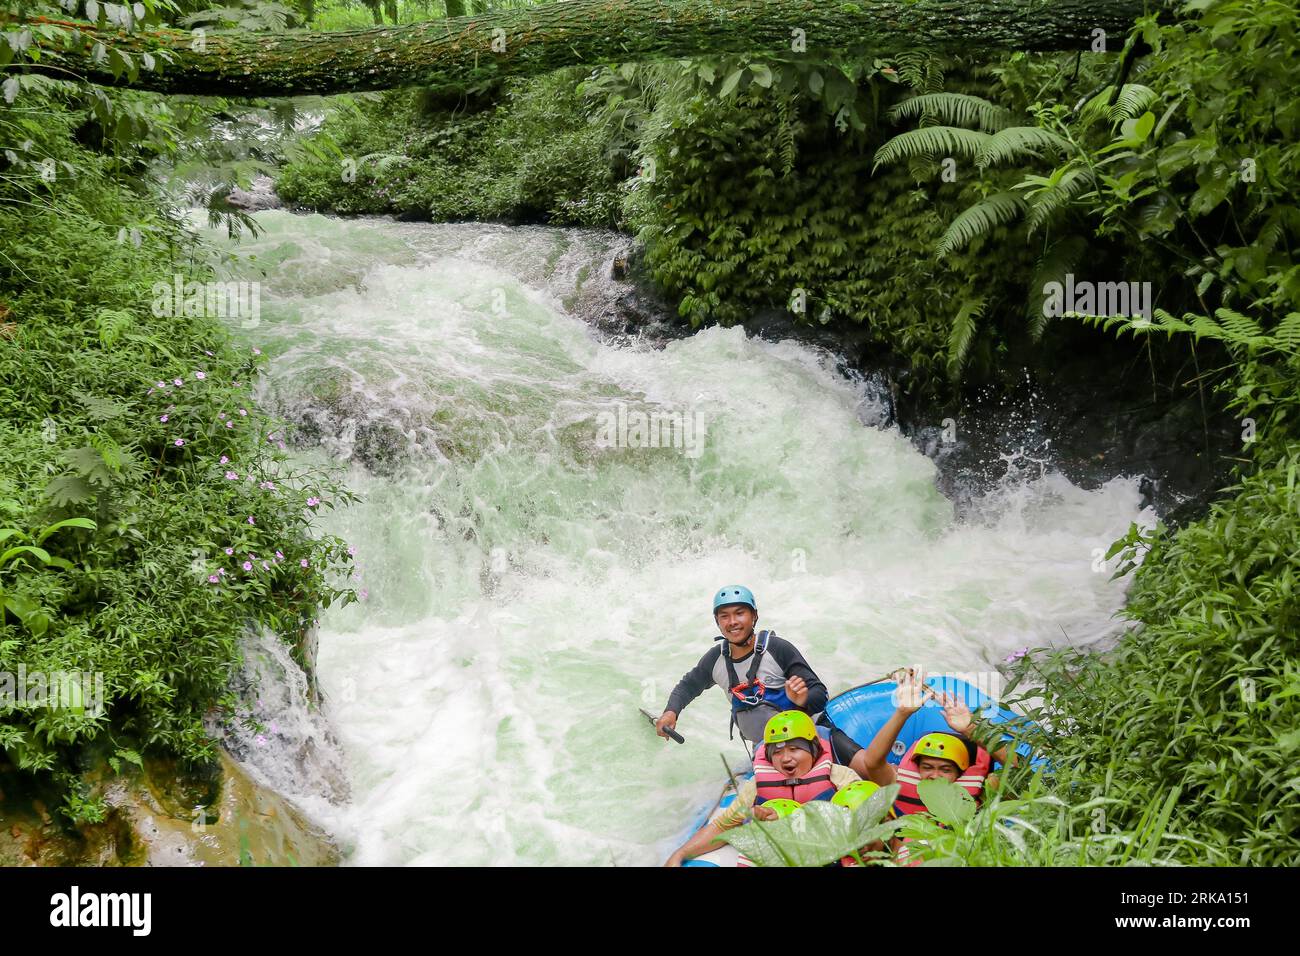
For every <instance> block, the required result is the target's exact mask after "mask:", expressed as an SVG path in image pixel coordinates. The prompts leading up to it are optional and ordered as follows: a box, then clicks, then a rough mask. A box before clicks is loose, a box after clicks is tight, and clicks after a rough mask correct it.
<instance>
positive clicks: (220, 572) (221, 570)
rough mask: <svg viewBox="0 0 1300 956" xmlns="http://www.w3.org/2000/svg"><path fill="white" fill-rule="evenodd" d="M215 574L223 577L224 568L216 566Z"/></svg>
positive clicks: (224, 574)
mask: <svg viewBox="0 0 1300 956" xmlns="http://www.w3.org/2000/svg"><path fill="white" fill-rule="evenodd" d="M217 574H219V575H221V576H222V577H223V578H224V577H225V576H226V569H225V568H217Z"/></svg>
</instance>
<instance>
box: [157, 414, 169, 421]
mask: <svg viewBox="0 0 1300 956" xmlns="http://www.w3.org/2000/svg"><path fill="white" fill-rule="evenodd" d="M167 418H168V416H166V415H159V416H158V421H160V422H165V421H167Z"/></svg>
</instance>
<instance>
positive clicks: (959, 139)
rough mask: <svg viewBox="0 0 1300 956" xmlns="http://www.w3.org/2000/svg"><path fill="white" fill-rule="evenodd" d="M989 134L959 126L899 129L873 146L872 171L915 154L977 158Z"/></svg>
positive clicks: (985, 144)
mask: <svg viewBox="0 0 1300 956" xmlns="http://www.w3.org/2000/svg"><path fill="white" fill-rule="evenodd" d="M990 138H991V137H990V136H989V134H988V133H981V132H979V131H977V130H973V129H962V128H961V127H960V126H926V127H923V128H922V129H910V130H908V131H907V132H905V133H899V134H898V135H897V136H895V137H893V138H892V139H891V140H889V142H887V143H885V144H884V145H883V146H881V147H880V149H878V150H876V162H875V165H874V166H872V171H873V172H874V171H875V170H876V169H879V168H880V167H881V166H883V165H885V164H887V163H892V162H894V161H895V160H898V159H911V158H912V157H914V156H934V155H940V156H952V157H961V158H963V159H971V160H974V159H977V158H978V157H979V156H980V155H981V154H982V153H983V151H984V150H985V149H986V147H987V146H988V143H989V140H990Z"/></svg>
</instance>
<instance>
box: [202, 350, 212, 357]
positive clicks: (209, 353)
mask: <svg viewBox="0 0 1300 956" xmlns="http://www.w3.org/2000/svg"><path fill="white" fill-rule="evenodd" d="M203 354H204V355H206V356H207V357H208V358H212V353H211V352H209V351H208V350H207V349H204V350H203Z"/></svg>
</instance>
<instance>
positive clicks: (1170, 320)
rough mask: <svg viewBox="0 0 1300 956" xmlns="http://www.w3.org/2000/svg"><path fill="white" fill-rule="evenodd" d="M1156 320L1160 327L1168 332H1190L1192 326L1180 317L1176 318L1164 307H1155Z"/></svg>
mask: <svg viewBox="0 0 1300 956" xmlns="http://www.w3.org/2000/svg"><path fill="white" fill-rule="evenodd" d="M1155 315H1156V321H1157V322H1159V323H1160V328H1162V329H1165V330H1167V331H1169V332H1171V333H1172V332H1191V331H1193V329H1192V327H1191V326H1190V325H1188V324H1187V323H1186V322H1184V321H1183V320H1182V319H1176V318H1174V317H1173V316H1172V315H1171V314H1169V313H1168V312H1166V311H1165V310H1164V309H1156V312H1155Z"/></svg>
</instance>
